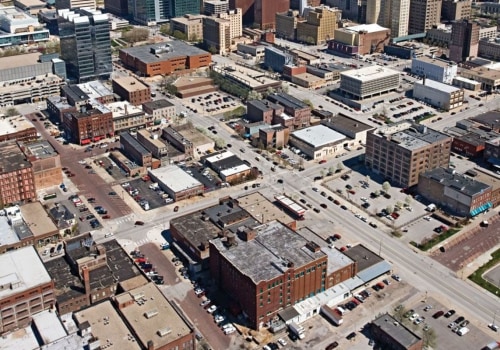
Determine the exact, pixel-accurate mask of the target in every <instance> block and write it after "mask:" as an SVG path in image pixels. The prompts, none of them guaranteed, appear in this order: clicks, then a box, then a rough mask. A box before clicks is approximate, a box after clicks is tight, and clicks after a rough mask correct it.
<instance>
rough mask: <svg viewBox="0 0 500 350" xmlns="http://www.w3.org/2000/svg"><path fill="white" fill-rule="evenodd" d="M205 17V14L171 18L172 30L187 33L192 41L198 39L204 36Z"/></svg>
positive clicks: (187, 36)
mask: <svg viewBox="0 0 500 350" xmlns="http://www.w3.org/2000/svg"><path fill="white" fill-rule="evenodd" d="M203 18H205V16H204V15H190V14H187V15H184V16H183V17H176V18H172V19H171V20H170V26H171V30H172V32H175V31H179V32H181V33H183V34H185V35H186V38H187V39H188V40H190V41H197V40H201V39H202V38H203Z"/></svg>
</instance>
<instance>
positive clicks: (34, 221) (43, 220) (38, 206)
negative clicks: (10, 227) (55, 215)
mask: <svg viewBox="0 0 500 350" xmlns="http://www.w3.org/2000/svg"><path fill="white" fill-rule="evenodd" d="M19 209H20V210H21V215H22V217H23V220H24V223H25V224H26V226H28V227H29V231H30V232H31V234H32V236H30V238H31V239H32V241H31V242H29V245H33V246H34V247H35V248H42V247H45V246H46V245H47V244H50V243H57V242H59V240H60V239H61V236H60V234H59V229H58V228H57V226H56V224H54V222H53V221H52V219H51V218H50V216H49V215H47V211H46V210H45V208H44V206H43V205H42V203H40V202H32V203H26V204H25V205H22V206H21V207H19ZM21 241H23V239H21ZM25 243H28V242H23V244H22V246H25V245H27V244H25ZM4 248H5V246H4Z"/></svg>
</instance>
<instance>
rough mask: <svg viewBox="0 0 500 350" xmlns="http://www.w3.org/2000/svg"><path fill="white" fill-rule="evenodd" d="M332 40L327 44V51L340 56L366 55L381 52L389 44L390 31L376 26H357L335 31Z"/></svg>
mask: <svg viewBox="0 0 500 350" xmlns="http://www.w3.org/2000/svg"><path fill="white" fill-rule="evenodd" d="M333 38H334V39H333V40H330V41H329V42H328V51H330V52H332V53H334V54H338V55H341V56H348V57H350V56H356V55H368V54H372V53H374V52H383V51H384V47H385V46H386V45H388V44H389V40H390V38H391V31H390V30H389V29H388V28H384V27H381V26H379V25H378V24H361V25H358V26H352V27H345V28H339V29H337V30H335V34H334V35H333Z"/></svg>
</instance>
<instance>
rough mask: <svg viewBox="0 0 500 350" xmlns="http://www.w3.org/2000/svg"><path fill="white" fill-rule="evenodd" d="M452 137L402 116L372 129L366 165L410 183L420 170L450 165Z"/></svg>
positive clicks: (406, 184) (402, 183) (397, 182)
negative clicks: (392, 122)
mask: <svg viewBox="0 0 500 350" xmlns="http://www.w3.org/2000/svg"><path fill="white" fill-rule="evenodd" d="M451 143H452V137H451V136H448V135H446V134H443V133H441V132H439V131H436V130H433V129H430V128H428V127H427V126H425V125H419V124H415V123H413V122H411V121H407V120H403V121H401V122H398V123H394V124H391V125H388V126H383V127H380V128H378V129H376V130H373V131H369V132H368V134H367V138H366V153H365V165H366V167H367V168H369V169H371V170H372V171H373V172H375V173H377V174H380V175H382V176H384V177H385V178H387V179H390V181H391V182H392V183H394V184H395V185H397V186H402V187H411V186H414V185H416V184H417V183H418V179H419V174H420V173H422V172H425V171H428V170H432V169H436V168H439V167H448V165H449V162H450V152H451Z"/></svg>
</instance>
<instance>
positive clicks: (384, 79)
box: [340, 66, 400, 100]
mask: <svg viewBox="0 0 500 350" xmlns="http://www.w3.org/2000/svg"><path fill="white" fill-rule="evenodd" d="M399 79H400V77H399V72H398V71H396V70H393V69H389V68H382V67H380V66H368V67H363V68H360V69H353V70H349V71H345V72H342V73H340V90H341V91H342V92H343V93H344V94H346V95H348V96H349V97H351V98H353V99H356V100H363V99H366V98H370V97H373V96H380V95H382V94H385V93H388V92H391V91H395V90H396V89H397V88H399Z"/></svg>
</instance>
